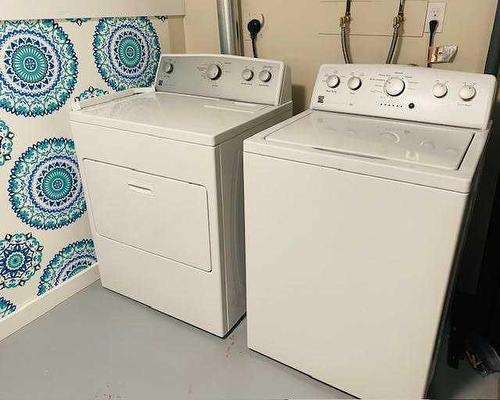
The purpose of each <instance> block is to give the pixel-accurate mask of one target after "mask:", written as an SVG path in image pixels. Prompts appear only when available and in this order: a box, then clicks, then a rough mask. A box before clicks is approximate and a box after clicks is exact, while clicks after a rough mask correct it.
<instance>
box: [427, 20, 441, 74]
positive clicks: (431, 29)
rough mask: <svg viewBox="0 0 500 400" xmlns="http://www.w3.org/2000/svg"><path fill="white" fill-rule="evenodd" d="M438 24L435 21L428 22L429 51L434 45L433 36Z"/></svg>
mask: <svg viewBox="0 0 500 400" xmlns="http://www.w3.org/2000/svg"><path fill="white" fill-rule="evenodd" d="M438 24H439V22H438V21H436V20H435V19H433V20H430V21H429V49H430V48H431V47H432V46H433V45H434V36H435V35H436V31H437V27H438ZM427 68H431V62H430V60H429V51H427Z"/></svg>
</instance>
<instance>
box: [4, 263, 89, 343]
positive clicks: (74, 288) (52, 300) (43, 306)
mask: <svg viewBox="0 0 500 400" xmlns="http://www.w3.org/2000/svg"><path fill="white" fill-rule="evenodd" d="M98 279H99V270H98V266H97V264H94V265H92V266H91V267H89V268H87V269H86V270H85V271H83V272H81V273H79V274H78V275H76V276H74V277H73V278H71V279H68V280H67V281H66V282H64V283H62V284H61V285H59V286H58V287H57V288H55V289H53V290H51V291H49V292H47V293H45V294H43V295H42V296H40V297H37V298H36V299H33V300H32V301H30V302H29V303H27V304H25V305H24V306H23V307H21V308H20V309H18V310H16V311H15V312H13V313H12V314H10V315H8V316H7V317H5V318H4V319H2V320H0V341H1V340H3V339H5V338H6V337H7V336H10V335H12V334H13V333H14V332H16V331H17V330H19V329H21V328H22V327H23V326H26V325H28V324H29V323H30V322H33V321H34V320H35V319H37V318H38V317H41V316H42V315H43V314H45V313H47V312H48V311H50V310H52V309H53V308H54V307H55V306H57V305H58V304H60V303H62V302H63V301H65V300H67V299H68V298H70V297H71V296H73V295H74V294H76V293H78V292H79V291H80V290H82V289H85V288H86V287H87V286H89V285H90V284H92V283H94V282H95V281H97V280H98Z"/></svg>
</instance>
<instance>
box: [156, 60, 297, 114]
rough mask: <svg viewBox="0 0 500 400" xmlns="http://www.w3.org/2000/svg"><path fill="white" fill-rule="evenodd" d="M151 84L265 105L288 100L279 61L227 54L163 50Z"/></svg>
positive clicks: (284, 68)
mask: <svg viewBox="0 0 500 400" xmlns="http://www.w3.org/2000/svg"><path fill="white" fill-rule="evenodd" d="M155 88H156V90H157V91H159V92H169V93H179V94H188V95H197V96H206V97H215V98H221V99H229V100H236V101H244V102H252V103H261V104H269V105H280V104H283V103H286V102H288V101H291V83H290V72H289V69H288V67H287V66H286V65H285V64H284V63H283V62H280V61H270V60H261V59H255V58H248V57H240V56H231V55H198V54H164V55H162V56H161V59H160V63H159V64H158V71H157V74H156V82H155Z"/></svg>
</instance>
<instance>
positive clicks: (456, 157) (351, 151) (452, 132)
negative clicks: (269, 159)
mask: <svg viewBox="0 0 500 400" xmlns="http://www.w3.org/2000/svg"><path fill="white" fill-rule="evenodd" d="M472 137H473V133H472V132H470V131H468V130H463V129H454V128H439V127H436V126H429V125H422V124H419V125H415V124H407V123H406V124H405V123H395V122H394V121H387V120H369V119H366V118H359V117H358V118H356V117H352V116H347V115H342V114H331V113H324V112H313V113H311V114H309V115H307V116H306V117H304V118H302V119H299V120H298V121H296V122H295V123H294V124H290V125H288V126H286V127H284V128H282V129H280V130H277V131H276V132H273V133H272V134H270V135H268V136H267V137H266V140H267V141H269V142H274V143H286V144H291V145H297V146H304V147H306V148H312V149H317V150H323V151H327V152H335V153H337V154H344V155H351V156H357V157H366V158H372V159H381V160H391V161H401V162H404V163H409V164H416V165H423V166H427V167H433V168H442V169H448V170H456V169H458V167H459V166H460V163H461V162H462V159H463V158H464V155H465V153H466V151H467V148H468V147H469V145H470V142H471V140H472Z"/></svg>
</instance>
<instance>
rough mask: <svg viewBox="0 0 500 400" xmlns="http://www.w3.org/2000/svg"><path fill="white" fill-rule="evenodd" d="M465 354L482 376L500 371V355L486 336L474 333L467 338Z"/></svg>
mask: <svg viewBox="0 0 500 400" xmlns="http://www.w3.org/2000/svg"><path fill="white" fill-rule="evenodd" d="M465 354H466V355H467V359H468V360H469V363H470V364H471V366H472V368H474V369H475V370H476V371H477V372H479V373H480V374H481V375H482V376H487V375H490V374H494V373H495V372H500V356H499V355H498V353H497V352H496V351H495V349H494V348H493V346H492V345H491V344H490V343H489V341H488V340H486V339H485V338H484V337H482V336H480V335H478V334H472V335H471V336H470V337H469V338H468V339H466V341H465Z"/></svg>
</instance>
